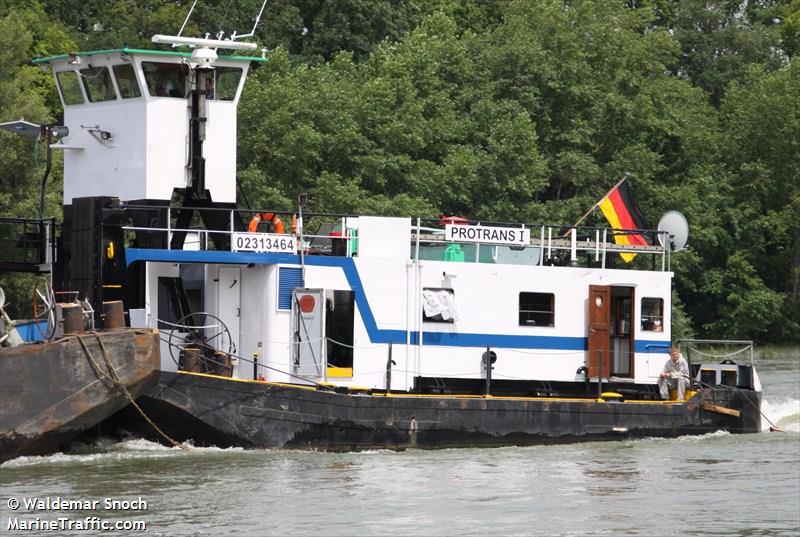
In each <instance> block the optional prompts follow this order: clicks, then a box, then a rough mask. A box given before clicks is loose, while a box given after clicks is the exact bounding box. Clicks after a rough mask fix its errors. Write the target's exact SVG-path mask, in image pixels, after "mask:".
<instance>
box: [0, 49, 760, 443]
mask: <svg viewBox="0 0 800 537" xmlns="http://www.w3.org/2000/svg"><path fill="white" fill-rule="evenodd" d="M153 40H154V41H156V42H161V43H164V42H166V43H174V44H176V45H191V46H192V47H193V50H192V51H191V52H190V53H184V52H177V51H174V50H173V51H161V50H141V49H130V48H123V49H117V50H103V51H94V52H86V53H78V54H68V55H61V56H54V57H50V58H43V59H38V60H35V63H37V64H38V65H40V66H42V67H44V68H48V69H50V70H51V71H52V72H53V74H54V78H55V81H56V84H57V87H58V91H59V94H60V97H61V100H62V103H63V105H64V125H63V126H58V127H57V128H49V127H48V129H49V130H48V131H47V132H48V133H49V134H50V133H52V134H53V143H52V144H51V145H50V147H51V149H52V150H54V151H63V152H64V221H63V224H62V225H61V228H60V236H59V237H58V238H57V241H56V249H57V255H56V256H55V257H56V261H55V262H54V265H53V271H52V273H51V274H52V281H53V286H54V287H55V288H56V289H58V290H60V291H62V292H63V290H76V291H77V292H78V293H79V294H80V295H81V296H85V297H86V300H87V301H89V302H90V303H91V304H93V306H94V309H95V310H96V309H98V307H99V306H100V305H102V304H103V303H106V302H120V303H123V304H124V308H125V312H124V315H125V319H126V323H127V325H128V327H129V328H128V329H130V330H151V331H155V330H157V331H158V332H159V333H160V341H159V343H158V346H159V353H158V354H159V359H158V364H157V371H156V373H155V379H156V380H155V381H154V382H153V383H152V385H150V386H148V387H146V389H144V390H142V391H141V392H140V393H138V394H137V397H136V411H133V410H131V409H130V408H128V409H126V410H123V411H122V412H119V413H117V414H115V415H114V416H113V417H112V418H110V419H109V420H106V421H104V422H103V423H102V424H101V425H105V426H106V427H114V428H120V429H124V430H127V431H138V432H140V433H141V434H144V435H148V436H153V437H155V438H159V439H161V440H163V439H164V438H169V439H170V440H174V441H183V440H188V439H191V440H192V441H193V442H194V443H195V444H214V445H219V446H244V447H270V448H271V447H276V448H287V447H296V448H312V449H313V448H315V449H325V450H357V449H367V448H391V449H403V448H407V447H452V446H501V445H525V444H534V443H542V442H571V441H584V440H602V439H617V438H626V437H642V436H667V437H668V436H678V435H687V434H703V433H708V432H712V431H716V430H720V429H722V430H726V431H730V432H733V433H748V432H758V431H759V430H760V428H761V416H760V404H761V385H760V382H759V379H758V375H757V373H756V370H755V368H754V366H753V363H752V354H751V360H750V363H734V362H730V361H727V362H728V363H712V362H708V361H707V360H706V359H707V356H704V359H703V361H702V362H697V363H694V361H693V360H691V357H690V362H692V363H691V364H690V369H691V377H692V378H691V381H692V383H691V389H690V390H688V391H687V393H686V397H685V398H684V399H683V400H677V399H675V398H674V396H673V398H672V399H670V400H666V401H662V400H660V398H659V395H658V389H657V380H658V376H659V373H660V372H661V371H662V370H663V367H664V364H665V362H666V361H667V360H668V359H669V354H668V351H669V347H670V344H671V321H672V317H671V315H672V311H671V307H670V304H671V293H672V288H671V281H672V277H673V273H672V272H671V271H670V261H671V256H672V254H673V253H674V251H675V250H676V249H677V248H675V240H674V239H675V233H676V231H675V230H672V229H659V230H645V229H629V230H621V229H609V228H597V227H586V226H561V225H541V224H524V223H508V222H483V221H475V220H468V219H465V218H459V217H440V218H433V219H430V218H429V219H425V218H411V217H406V218H401V217H381V216H364V215H334V214H318V213H311V212H308V211H307V210H306V211H304V209H305V199H304V197H303V196H301V199H300V200H299V204H298V206H297V207H296V208H291V209H286V208H284V209H283V210H274V209H271V210H252V209H247V210H245V209H242V208H240V207H238V206H237V184H236V143H235V140H236V124H237V116H236V110H237V105H238V102H239V98H240V96H241V93H242V91H243V88H244V83H245V79H246V77H247V74H248V71H249V69H251V68H254V67H255V66H257V65H258V64H259V63H261V62H263V61H266V60H265V59H264V58H259V57H255V56H237V55H230V56H225V55H217V50H219V49H222V48H228V49H233V50H234V51H237V50H252V49H253V48H254V45H253V46H252V47H251V46H250V45H251V44H249V43H243V42H236V41H230V40H226V41H220V40H207V39H206V40H204V39H187V38H179V37H170V36H155V37H154V38H153ZM49 134H48V135H49ZM276 221H277V222H276ZM278 224H280V225H278ZM265 227H266V228H267V229H265ZM631 235H638V236H643V237H646V238H647V240H646V241H645V243H643V244H635V243H633V242H632V241H628V240H624V238H625V237H628V236H631ZM621 254H622V255H626V256H633V255H635V256H637V257H639V259H637V260H636V262H635V263H630V264H629V263H624V262H623V261H621V260H620V255H621ZM87 260H89V262H87ZM648 260H649V261H648ZM687 344H689V342H687ZM750 349H752V346H750ZM2 352H6V351H2ZM3 406H4V407H8V406H9V401H8V398H7V397H6V396H5V395H4V398H3ZM144 418H146V419H144ZM151 424H156V425H157V429H158V433H156V432H155V430H156V428H155V427H152V426H151Z"/></svg>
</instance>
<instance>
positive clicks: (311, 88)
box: [0, 0, 800, 342]
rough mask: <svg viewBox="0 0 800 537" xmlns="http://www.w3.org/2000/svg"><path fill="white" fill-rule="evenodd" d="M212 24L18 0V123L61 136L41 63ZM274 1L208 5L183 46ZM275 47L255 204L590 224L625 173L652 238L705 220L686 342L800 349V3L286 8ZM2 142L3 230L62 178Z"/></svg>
mask: <svg viewBox="0 0 800 537" xmlns="http://www.w3.org/2000/svg"><path fill="white" fill-rule="evenodd" d="M190 4H191V2H175V1H168V0H150V1H147V2H133V1H123V0H117V1H112V2H108V1H101V0H84V1H82V2H76V1H74V0H48V1H46V2H45V1H44V0H26V1H24V2H23V1H21V0H0V68H2V73H3V75H2V79H1V80H0V121H9V120H13V119H18V118H19V117H21V116H24V117H25V118H26V119H29V120H31V121H37V122H48V121H58V119H59V116H60V114H61V107H60V104H59V102H58V98H57V95H56V93H55V90H54V87H53V84H52V81H51V79H50V77H49V76H48V75H47V74H44V73H41V72H40V71H39V70H38V68H36V67H34V66H32V65H31V64H30V59H31V58H32V57H36V56H45V55H50V54H55V53H63V52H67V51H75V50H94V49H104V48H119V47H122V46H130V47H140V48H145V47H146V48H152V47H153V45H152V44H151V43H150V42H149V38H150V36H151V35H152V34H155V33H167V34H169V33H177V31H178V28H180V25H181V23H182V21H183V18H184V17H185V15H186V13H187V12H188V7H189V5H190ZM216 4H219V5H216ZM260 5H261V2H260V0H239V1H234V2H224V3H223V2H218V3H216V2H200V3H199V5H198V8H197V9H196V10H195V12H194V13H193V15H192V18H191V19H190V21H189V25H188V26H187V30H186V31H185V33H186V34H191V35H203V34H205V33H207V32H211V33H212V34H213V33H215V32H217V31H218V30H219V29H220V28H222V29H225V30H227V31H228V32H230V31H231V30H234V29H235V30H237V31H239V32H240V33H243V32H245V31H248V30H249V28H250V27H251V25H252V20H253V18H254V16H255V15H256V14H257V12H258V9H259V7H260ZM257 41H258V42H259V43H260V44H261V45H263V46H265V47H266V48H267V49H268V52H267V55H268V57H269V58H270V61H269V62H268V63H266V64H264V65H262V66H261V68H260V69H258V70H257V71H256V72H254V73H253V74H252V76H251V77H250V79H249V81H248V87H247V88H246V91H245V94H244V97H243V99H242V103H241V104H240V115H239V136H240V144H239V154H238V164H239V177H240V182H241V185H242V189H243V192H244V194H245V195H246V198H247V200H248V202H249V203H250V204H251V205H252V206H253V207H259V208H273V209H291V208H292V207H294V206H295V205H296V200H297V196H298V194H299V193H301V192H309V193H310V194H311V198H310V199H311V202H310V203H311V207H310V209H311V210H316V211H337V212H354V213H355V212H362V213H371V214H384V215H389V214H404V215H409V214H411V215H421V216H438V215H441V214H451V215H460V216H465V217H469V218H477V219H484V220H496V221H523V222H529V223H541V222H553V221H557V222H561V223H565V224H570V223H574V222H575V221H577V219H578V218H579V217H580V216H581V214H583V212H584V211H586V210H587V209H588V208H589V207H591V206H592V205H593V204H594V203H596V202H597V201H598V200H599V199H600V197H601V196H602V195H603V194H604V193H605V192H606V191H607V190H608V189H609V188H610V187H611V186H612V185H614V184H615V183H616V181H617V180H618V179H619V178H620V177H622V175H623V174H624V173H626V172H627V173H629V174H630V179H629V180H630V182H631V185H632V187H633V190H634V194H635V197H636V199H637V201H638V203H639V205H640V207H641V209H642V211H643V213H644V214H645V215H646V216H647V217H648V219H649V220H650V222H651V224H652V225H653V226H655V224H656V223H657V222H658V219H659V218H660V216H661V215H662V214H663V213H664V212H665V211H667V210H670V209H677V210H679V211H681V212H683V213H684V214H685V215H686V217H687V219H688V220H689V223H690V228H691V235H690V241H689V245H690V248H689V249H688V250H687V251H684V252H681V253H679V254H677V255H675V256H674V257H673V269H674V271H675V273H676V277H675V280H674V282H675V296H676V306H677V309H676V311H677V312H678V315H677V318H676V326H675V331H676V332H678V333H679V335H690V334H692V335H696V336H708V337H737V338H742V337H744V338H752V339H755V340H758V341H762V342H790V341H791V342H798V341H800V113H799V112H798V106H799V105H798V101H800V71H799V68H798V67H797V64H796V62H795V61H794V58H795V56H796V54H797V53H798V52H799V51H800V0H759V1H753V0H751V1H747V2H745V1H741V0H739V1H734V0H716V1H711V0H635V1H634V0H628V1H613V2H611V1H606V0H585V1H578V0H575V1H572V0H540V1H530V0H481V1H479V0H341V1H339V2H330V1H325V0H272V1H270V2H268V3H267V8H266V11H265V13H264V16H263V20H262V23H261V25H260V26H259V28H258V31H257ZM0 139H1V140H2V143H0V162H1V163H2V166H1V167H0V182H2V189H1V190H0V214H3V215H18V216H33V215H35V214H36V203H37V199H36V198H37V189H38V181H39V177H40V176H41V170H42V164H41V162H40V161H41V158H38V160H37V151H36V150H35V148H34V146H33V144H32V142H31V141H30V140H26V139H21V138H20V139H17V138H15V137H13V136H11V135H8V134H6V133H0ZM42 151H43V149H42V148H41V147H39V150H38V154H39V155H40V154H41V153H42ZM54 175H55V177H54V181H53V182H52V183H51V184H50V186H49V188H48V194H47V209H48V213H49V214H58V211H59V205H60V197H61V192H60V190H59V189H60V185H59V181H58V177H59V172H58V167H57V168H56V171H55V174H54ZM592 218H594V220H590V221H589V223H601V222H602V220H601V218H602V217H601V215H600V214H599V213H598V214H597V215H594V216H593V217H592ZM6 280H7V281H9V282H11V279H9V278H6V277H4V285H8V284H6V283H5V281H6ZM12 284H13V282H12ZM19 285H20V286H21V284H19Z"/></svg>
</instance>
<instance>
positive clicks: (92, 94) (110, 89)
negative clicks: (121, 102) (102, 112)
mask: <svg viewBox="0 0 800 537" xmlns="http://www.w3.org/2000/svg"><path fill="white" fill-rule="evenodd" d="M81 80H83V88H84V89H85V90H86V96H87V97H89V102H91V103H99V102H103V101H113V100H115V99H116V98H117V92H116V91H114V84H113V83H112V82H111V73H109V72H108V68H107V67H87V68H86V69H81Z"/></svg>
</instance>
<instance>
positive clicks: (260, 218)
mask: <svg viewBox="0 0 800 537" xmlns="http://www.w3.org/2000/svg"><path fill="white" fill-rule="evenodd" d="M261 222H270V223H272V226H273V227H274V228H275V233H286V228H285V227H284V225H283V222H281V219H280V218H278V215H277V214H275V213H256V215H255V216H254V217H253V219H252V220H250V224H248V226H247V231H249V232H250V233H255V231H256V230H257V229H258V224H260V223H261Z"/></svg>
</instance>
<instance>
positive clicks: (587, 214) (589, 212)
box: [572, 172, 628, 227]
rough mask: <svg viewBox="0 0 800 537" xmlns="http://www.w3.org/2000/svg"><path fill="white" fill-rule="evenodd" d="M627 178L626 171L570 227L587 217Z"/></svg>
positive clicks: (575, 225)
mask: <svg viewBox="0 0 800 537" xmlns="http://www.w3.org/2000/svg"><path fill="white" fill-rule="evenodd" d="M627 178H628V173H627V172H626V173H625V175H623V176H622V179H620V180H619V181H617V184H616V185H614V186H612V187H611V189H610V190H609V191H608V192H606V193H605V194H604V195H603V197H602V198H600V199H599V200H598V201H597V203H595V204H594V205H592V208H591V209H589V210H588V211H586V214H584V215H583V216H581V218H580V220H578V221H577V222H575V223H574V224H573V225H572V227H577V226H578V224H580V223H581V222H583V221H584V220H585V219H586V217H587V216H589V215H590V214H592V211H594V210H595V209H596V208H597V206H598V205H600V204H601V203H602V202H603V200H604V199H606V198H607V197H608V196H609V194H611V193H612V192H614V191H615V190H616V189H617V188H619V185H621V184H622V183H623V182H625V179H627Z"/></svg>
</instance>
